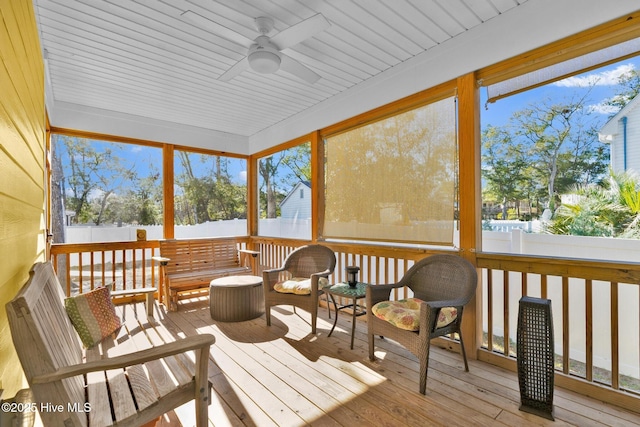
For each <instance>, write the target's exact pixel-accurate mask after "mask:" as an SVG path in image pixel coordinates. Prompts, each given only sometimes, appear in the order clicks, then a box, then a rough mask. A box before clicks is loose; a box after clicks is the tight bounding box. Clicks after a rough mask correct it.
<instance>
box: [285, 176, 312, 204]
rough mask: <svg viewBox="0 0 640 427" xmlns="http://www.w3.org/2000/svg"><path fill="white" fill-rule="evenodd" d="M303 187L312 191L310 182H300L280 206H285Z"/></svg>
mask: <svg viewBox="0 0 640 427" xmlns="http://www.w3.org/2000/svg"><path fill="white" fill-rule="evenodd" d="M303 185H304V186H305V187H307V188H308V189H309V190H311V183H310V182H309V181H300V182H299V183H297V184H296V185H295V187H293V188H292V189H291V191H289V194H287V195H286V197H285V198H284V199H282V201H281V202H280V206H282V205H284V204H285V203H286V202H287V200H289V199H291V197H292V195H293V194H295V193H296V192H297V191H298V188H300V187H301V186H303Z"/></svg>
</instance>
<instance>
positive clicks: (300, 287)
mask: <svg viewBox="0 0 640 427" xmlns="http://www.w3.org/2000/svg"><path fill="white" fill-rule="evenodd" d="M327 286H329V280H327V279H326V278H325V277H321V278H320V280H318V289H323V288H326V287H327ZM273 289H274V290H275V291H276V292H282V293H283V294H296V295H309V294H310V293H311V279H310V278H308V277H292V278H291V279H289V280H285V281H284V282H278V283H276V284H275V285H274V286H273Z"/></svg>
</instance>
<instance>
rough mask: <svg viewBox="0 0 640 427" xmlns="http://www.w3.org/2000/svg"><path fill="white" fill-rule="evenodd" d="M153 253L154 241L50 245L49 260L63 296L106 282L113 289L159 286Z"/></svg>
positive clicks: (87, 289) (156, 244) (155, 253)
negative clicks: (112, 286) (60, 285)
mask: <svg viewBox="0 0 640 427" xmlns="http://www.w3.org/2000/svg"><path fill="white" fill-rule="evenodd" d="M157 255H159V245H158V241H157V240H149V241H138V242H105V243H74V244H54V245H52V246H51V261H52V263H53V267H54V268H55V270H56V272H57V273H58V278H59V279H60V283H61V284H62V286H63V288H64V290H65V293H66V295H67V296H71V295H75V294H78V293H83V292H87V291H90V290H92V289H95V288H96V287H98V286H101V285H110V284H113V285H114V289H138V288H144V287H155V288H158V289H160V286H159V284H160V274H159V264H158V263H157V262H156V261H154V260H153V257H154V256H157ZM123 299H124V298H123Z"/></svg>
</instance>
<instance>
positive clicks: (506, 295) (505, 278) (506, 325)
mask: <svg viewBox="0 0 640 427" xmlns="http://www.w3.org/2000/svg"><path fill="white" fill-rule="evenodd" d="M502 287H503V289H502V295H503V300H502V301H503V302H502V304H503V306H502V312H503V314H502V315H503V317H502V328H503V332H504V333H503V335H504V349H503V352H504V355H505V356H509V337H510V336H511V335H509V287H510V286H509V272H508V271H507V270H504V271H503V272H502Z"/></svg>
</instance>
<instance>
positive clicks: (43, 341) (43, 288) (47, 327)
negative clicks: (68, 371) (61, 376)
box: [6, 262, 86, 426]
mask: <svg viewBox="0 0 640 427" xmlns="http://www.w3.org/2000/svg"><path fill="white" fill-rule="evenodd" d="M63 299H64V294H63V293H62V287H61V286H60V283H59V282H58V278H57V277H56V275H55V273H54V271H53V266H52V265H51V263H49V262H47V263H38V264H35V265H34V266H33V268H32V270H31V277H30V278H29V281H28V282H27V284H26V285H25V286H24V287H23V288H22V289H21V290H20V292H19V293H18V295H16V297H15V298H14V299H13V300H12V301H10V302H9V303H7V305H6V310H7V317H8V319H9V326H10V328H11V336H12V339H13V343H14V346H15V349H16V352H17V353H18V357H19V358H20V362H21V364H22V368H23V370H24V373H25V375H26V377H27V381H29V383H30V385H31V388H32V390H33V394H34V396H35V400H36V401H37V402H47V403H51V404H53V405H63V407H64V409H65V410H64V412H62V413H59V412H43V413H42V414H41V416H42V418H43V422H44V424H45V425H60V426H61V425H67V424H68V425H74V426H86V416H84V414H78V413H75V412H67V411H66V409H67V403H69V402H79V403H82V402H84V401H85V393H84V385H83V379H82V377H81V376H77V377H73V378H69V379H66V380H62V381H57V382H53V383H49V384H31V379H32V378H33V377H34V376H36V375H41V374H45V373H50V372H53V371H55V370H57V369H59V368H61V367H64V366H69V365H75V364H78V363H81V362H82V348H81V346H80V340H79V338H78V335H77V333H76V331H75V329H74V328H73V326H72V325H71V321H70V320H69V317H68V316H67V313H66V310H65V308H64V305H63ZM65 423H67V424H65Z"/></svg>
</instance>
